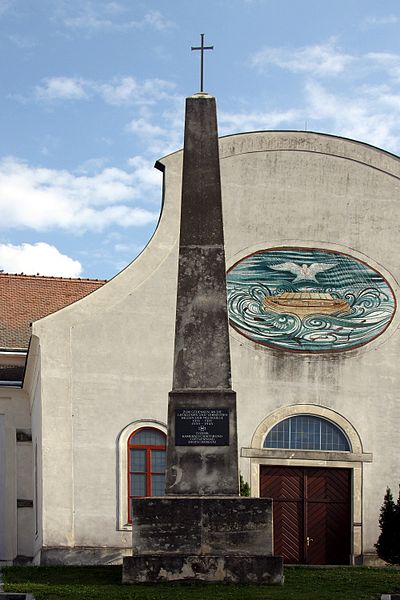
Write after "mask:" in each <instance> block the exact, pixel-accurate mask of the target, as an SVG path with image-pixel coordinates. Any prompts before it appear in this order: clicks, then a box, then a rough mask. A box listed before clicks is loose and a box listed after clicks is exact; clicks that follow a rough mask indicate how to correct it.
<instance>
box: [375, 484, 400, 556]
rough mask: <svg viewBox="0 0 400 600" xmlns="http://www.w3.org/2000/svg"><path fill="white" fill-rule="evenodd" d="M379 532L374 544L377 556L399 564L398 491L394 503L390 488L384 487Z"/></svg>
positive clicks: (399, 524) (399, 520)
mask: <svg viewBox="0 0 400 600" xmlns="http://www.w3.org/2000/svg"><path fill="white" fill-rule="evenodd" d="M379 527H380V530H381V533H380V535H379V538H378V541H377V543H376V544H375V548H376V551H377V553H378V556H379V558H381V559H382V560H384V561H385V562H387V563H390V564H392V565H399V564H400V493H399V497H398V500H397V504H395V502H394V500H393V495H392V492H391V490H390V488H387V489H386V494H385V497H384V499H383V504H382V507H381V511H380V516H379Z"/></svg>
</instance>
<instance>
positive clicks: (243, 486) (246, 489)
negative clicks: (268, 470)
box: [240, 475, 250, 496]
mask: <svg viewBox="0 0 400 600" xmlns="http://www.w3.org/2000/svg"><path fill="white" fill-rule="evenodd" d="M240 495H241V496H250V486H249V484H248V483H247V481H245V480H244V479H243V475H240Z"/></svg>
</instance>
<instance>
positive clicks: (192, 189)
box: [123, 36, 282, 584]
mask: <svg viewBox="0 0 400 600" xmlns="http://www.w3.org/2000/svg"><path fill="white" fill-rule="evenodd" d="M203 42H204V37H203V36H202V39H201V48H200V49H201V50H202V51H203V50H204V49H206V47H204V43H203ZM202 62H203V61H202ZM202 88H203V77H201V92H200V93H198V94H195V95H194V96H191V97H189V98H187V99H186V115H185V139H184V151H183V173H182V202H181V226H180V242H179V264H178V282H177V306H176V328H175V352H174V371H173V389H172V391H171V392H170V394H169V402H168V442H167V472H166V496H165V497H162V498H161V497H159V498H142V499H136V500H134V501H133V504H132V514H133V518H132V546H133V553H132V556H131V557H127V558H124V571H123V581H124V582H125V583H135V582H137V583H139V582H158V581H180V580H200V581H215V582H217V581H226V582H228V581H231V582H241V583H244V582H258V583H263V584H266V583H280V582H282V558H281V557H274V556H272V502H271V500H270V499H268V498H241V497H240V496H239V473H238V445H237V420H236V395H235V392H234V391H233V390H232V387H231V366H230V350H229V329H228V311H227V300H226V267H225V251H224V234H223V218H222V200H221V181H220V163H219V152H218V130H217V118H216V103H215V98H213V97H212V96H209V95H208V94H205V93H204V91H203V89H202Z"/></svg>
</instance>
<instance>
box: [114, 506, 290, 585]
mask: <svg viewBox="0 0 400 600" xmlns="http://www.w3.org/2000/svg"><path fill="white" fill-rule="evenodd" d="M132 515H133V518H132V554H133V555H132V556H131V557H130V556H129V557H125V558H124V563H123V581H124V582H125V583H143V582H149V583H150V582H161V581H191V580H198V581H210V582H236V583H263V584H270V583H283V560H282V557H279V556H278V557H277V556H272V501H271V499H269V498H243V497H238V496H224V497H221V496H163V497H160V498H138V499H136V500H133V501H132Z"/></svg>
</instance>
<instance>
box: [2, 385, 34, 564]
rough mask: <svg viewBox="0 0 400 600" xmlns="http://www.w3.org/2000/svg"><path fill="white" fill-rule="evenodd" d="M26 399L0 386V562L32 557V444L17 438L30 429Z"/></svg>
mask: <svg viewBox="0 0 400 600" xmlns="http://www.w3.org/2000/svg"><path fill="white" fill-rule="evenodd" d="M30 427H31V424H30V414H29V399H28V396H27V395H26V393H25V392H23V391H22V390H21V389H18V388H0V507H1V510H0V564H1V563H2V562H5V563H11V562H12V561H13V560H14V559H15V558H16V557H17V556H27V557H30V556H32V542H33V539H32V538H33V536H32V522H33V510H32V507H31V506H20V507H19V508H18V505H17V504H18V503H17V501H18V500H20V504H21V501H29V502H30V501H31V500H32V444H31V442H29V441H22V442H21V441H17V436H16V434H17V430H19V431H21V430H22V431H24V432H30Z"/></svg>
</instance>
